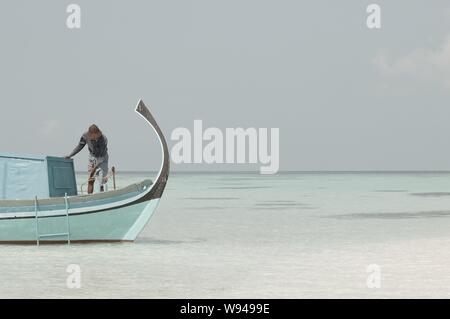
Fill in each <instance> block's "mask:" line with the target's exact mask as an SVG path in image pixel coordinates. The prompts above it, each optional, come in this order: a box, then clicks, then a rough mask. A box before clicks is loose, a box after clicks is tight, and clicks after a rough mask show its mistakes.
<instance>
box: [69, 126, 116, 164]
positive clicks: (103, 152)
mask: <svg viewBox="0 0 450 319" xmlns="http://www.w3.org/2000/svg"><path fill="white" fill-rule="evenodd" d="M86 144H87V146H88V148H89V153H90V154H91V156H92V157H95V158H101V157H107V156H108V139H107V138H106V135H104V134H103V135H102V136H101V137H100V138H99V139H98V140H93V139H90V138H89V135H88V133H87V132H86V133H84V134H83V135H82V136H81V138H80V142H79V143H78V145H77V147H75V149H74V150H73V151H72V153H71V154H70V155H69V157H73V156H75V155H77V154H78V153H79V152H80V151H81V150H82V149H83V148H84V147H85V146H86Z"/></svg>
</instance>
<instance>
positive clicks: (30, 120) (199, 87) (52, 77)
mask: <svg viewBox="0 0 450 319" xmlns="http://www.w3.org/2000/svg"><path fill="white" fill-rule="evenodd" d="M71 3H76V4H78V5H79V6H80V7H81V28H80V29H69V28H67V26H66V19H67V16H68V13H66V8H67V6H68V5H69V4H71ZM371 3H376V4H379V5H380V8H381V29H368V28H367V26H366V19H367V16H368V14H367V13H366V8H367V6H368V5H369V4H371ZM0 39H1V50H0V108H1V110H2V115H1V116H0V136H1V138H0V152H7V153H19V154H20V153H25V154H48V155H57V156H63V155H66V154H68V153H70V151H71V150H72V149H73V148H74V147H75V146H76V144H77V142H78V140H79V138H80V136H81V134H82V133H83V132H84V131H85V130H86V129H87V127H88V126H89V125H90V124H92V123H96V124H98V125H99V126H100V128H101V129H102V130H103V131H104V133H105V134H106V135H107V136H108V139H109V144H110V145H109V149H110V163H111V164H114V165H116V166H117V168H118V170H119V171H120V170H156V169H158V168H159V165H160V160H161V151H160V148H159V146H158V144H157V139H156V136H155V135H154V133H153V132H152V131H151V130H150V129H149V128H148V126H146V124H145V123H144V122H143V121H142V119H141V118H140V117H138V116H137V115H136V113H134V107H135V105H136V103H137V101H138V100H139V99H140V98H142V99H143V100H144V101H145V103H146V104H147V105H148V106H150V108H151V110H152V112H153V115H154V116H155V118H156V120H157V121H158V123H159V125H160V126H161V128H162V129H163V131H164V133H165V135H166V138H167V139H168V140H169V145H170V147H172V146H173V145H174V143H175V141H171V140H170V136H171V132H172V131H173V130H174V129H176V128H179V127H186V128H188V129H190V130H192V129H193V123H194V120H197V119H201V120H202V121H203V126H204V127H218V128H220V129H223V130H225V128H237V127H243V128H249V127H255V128H279V132H280V169H281V170H290V171H293V170H300V171H309V170H314V171H315V170H450V139H449V137H450V105H449V97H450V2H448V1H439V0H436V1H432V2H431V1H419V0H401V1H400V0H399V1H385V0H383V1H350V0H348V1H332V0H330V1H323V0H316V1H296V0H280V1H268V0H240V1H238V0H227V1H219V0H195V1H191V0H169V1H144V0H142V1H133V0H130V1H114V0H107V1H106V0H96V1H85V0H83V1H81V0H79V1H76V0H71V1H62V0H52V1H50V0H43V1H31V0H29V1H24V0H15V1H2V4H1V10H0ZM75 160H76V167H77V169H78V170H84V169H85V167H86V166H87V151H86V150H85V151H83V153H82V154H80V155H78V156H77V157H76V158H75ZM260 166H261V165H260V164H239V165H233V164H215V165H209V164H178V165H173V169H174V170H177V171H185V170H221V171H224V170H255V171H257V170H258V169H259V167H260Z"/></svg>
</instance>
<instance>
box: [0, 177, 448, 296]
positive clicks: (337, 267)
mask: <svg viewBox="0 0 450 319" xmlns="http://www.w3.org/2000/svg"><path fill="white" fill-rule="evenodd" d="M150 177H151V176H150ZM84 178H85V177H84V176H82V175H80V176H79V180H80V181H81V180H84ZM144 178H147V176H144V174H142V173H140V174H129V173H127V174H119V175H118V178H117V182H118V185H119V187H123V186H126V185H128V184H129V183H132V182H137V181H140V180H142V179H144ZM449 217H450V173H298V174H280V175H276V176H261V175H258V174H243V173H240V174H231V173H230V174H187V173H186V174H173V175H172V176H171V179H170V182H169V184H168V187H167V189H166V192H165V194H164V197H163V199H162V201H161V205H160V207H159V209H158V210H157V212H156V214H155V216H154V217H153V218H152V220H151V222H150V224H149V225H148V226H147V227H146V229H145V230H144V232H143V233H142V234H141V236H140V237H139V239H138V241H137V242H136V243H134V244H108V245H104V244H98V245H72V246H71V247H67V246H41V247H33V246H29V247H21V246H19V247H17V246H0V253H1V256H2V263H1V264H0V297H13V298H15V297H32V298H40V297H56V298H61V297H62V298H64V297H76V298H78V297H93V298H98V297H113V298H121V297H132V298H159V297H160V298H173V297H174V298H235V297H239V298H252V297H255V298H258V297H263V298H301V297H312V298H316V297H337V298H339V297H363V298H371V297H448V296H450V289H448V288H447V287H449V286H450V268H448V264H449V263H450V218H449ZM70 264H77V265H79V266H80V269H81V288H80V289H69V288H68V287H67V285H66V279H67V276H68V273H67V272H66V268H67V266H68V265H70ZM373 264H375V265H377V266H379V268H380V270H381V287H380V288H372V289H370V288H368V286H367V284H366V281H367V277H368V272H367V267H368V266H369V265H373Z"/></svg>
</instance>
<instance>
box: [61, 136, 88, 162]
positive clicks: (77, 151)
mask: <svg viewBox="0 0 450 319" xmlns="http://www.w3.org/2000/svg"><path fill="white" fill-rule="evenodd" d="M85 146H86V139H85V138H84V135H83V136H82V137H81V138H80V142H79V143H78V145H77V147H75V149H74V150H73V151H72V153H70V155H68V156H66V158H71V157H73V156H75V155H77V154H78V153H80V151H81V150H82V149H83V148H84V147H85Z"/></svg>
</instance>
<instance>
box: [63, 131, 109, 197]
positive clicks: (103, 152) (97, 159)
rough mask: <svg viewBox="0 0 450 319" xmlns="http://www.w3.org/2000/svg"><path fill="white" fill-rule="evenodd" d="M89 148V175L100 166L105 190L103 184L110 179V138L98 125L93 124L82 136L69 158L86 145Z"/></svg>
mask: <svg viewBox="0 0 450 319" xmlns="http://www.w3.org/2000/svg"><path fill="white" fill-rule="evenodd" d="M86 144H87V146H88V148H89V165H88V173H89V175H90V174H91V173H92V172H93V170H94V169H96V168H100V169H101V170H102V176H101V178H102V185H101V188H100V189H101V191H103V190H104V187H103V185H104V184H105V183H106V182H107V181H108V160H109V155H108V139H107V138H106V136H105V135H104V134H103V133H102V131H101V130H100V129H99V128H98V126H97V125H95V124H92V125H91V126H90V127H89V130H88V131H87V132H86V133H84V134H83V135H82V136H81V139H80V142H79V143H78V145H77V147H75V149H74V150H73V151H72V153H71V154H70V155H68V156H66V158H67V159H70V158H72V157H73V156H75V155H77V154H78V153H79V152H80V151H81V150H82V149H83V148H84V147H85V146H86Z"/></svg>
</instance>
